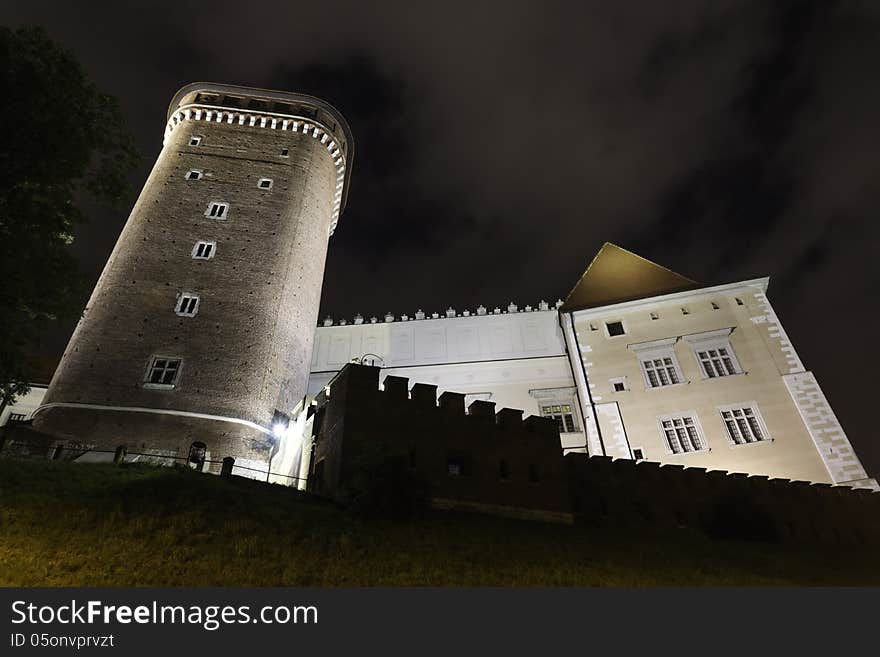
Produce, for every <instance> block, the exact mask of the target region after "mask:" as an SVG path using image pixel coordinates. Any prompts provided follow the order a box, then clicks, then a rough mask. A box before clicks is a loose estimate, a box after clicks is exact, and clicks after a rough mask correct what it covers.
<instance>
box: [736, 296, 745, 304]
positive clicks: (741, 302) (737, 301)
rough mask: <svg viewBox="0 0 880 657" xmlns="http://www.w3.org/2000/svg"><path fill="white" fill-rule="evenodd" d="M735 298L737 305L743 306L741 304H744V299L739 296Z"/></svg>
mask: <svg viewBox="0 0 880 657" xmlns="http://www.w3.org/2000/svg"><path fill="white" fill-rule="evenodd" d="M735 299H736V305H737V306H741V305H743V301H742V299H740V298H739V297H735Z"/></svg>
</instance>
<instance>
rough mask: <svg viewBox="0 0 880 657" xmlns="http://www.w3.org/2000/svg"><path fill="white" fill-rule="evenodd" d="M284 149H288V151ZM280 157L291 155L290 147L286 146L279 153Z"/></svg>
mask: <svg viewBox="0 0 880 657" xmlns="http://www.w3.org/2000/svg"><path fill="white" fill-rule="evenodd" d="M284 151H287V152H286V153H285V152H284ZM279 157H290V147H289V146H284V147H282V149H281V152H280V153H279Z"/></svg>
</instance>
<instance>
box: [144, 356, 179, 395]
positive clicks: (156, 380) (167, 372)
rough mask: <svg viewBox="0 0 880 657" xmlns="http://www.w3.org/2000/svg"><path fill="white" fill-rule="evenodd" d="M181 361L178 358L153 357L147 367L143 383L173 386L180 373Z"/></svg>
mask: <svg viewBox="0 0 880 657" xmlns="http://www.w3.org/2000/svg"><path fill="white" fill-rule="evenodd" d="M181 363H182V361H181V360H180V359H179V358H165V357H164V356H156V357H154V358H153V359H152V360H151V361H150V365H149V367H148V368H147V378H146V381H145V383H147V384H150V385H154V386H167V387H172V386H174V385H175V384H176V383H177V379H178V376H179V375H180V365H181Z"/></svg>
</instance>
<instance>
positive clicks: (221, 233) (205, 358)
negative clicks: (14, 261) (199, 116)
mask: <svg viewBox="0 0 880 657" xmlns="http://www.w3.org/2000/svg"><path fill="white" fill-rule="evenodd" d="M245 92H246V90H242V93H245ZM195 136H197V137H200V138H201V140H200V142H199V143H198V145H190V140H191V138H192V137H195ZM339 140H340V141H341V138H339ZM282 148H286V149H288V154H287V156H282ZM190 170H199V171H201V172H202V174H203V175H202V178H201V179H199V180H188V179H187V175H186V174H187V172H188V171H190ZM337 177H338V172H337V165H336V163H335V161H334V158H333V156H332V155H331V154H330V153H329V152H328V150H327V147H326V144H324V143H322V142H321V140H320V139H318V138H316V137H315V135H314V134H311V133H310V134H304V133H302V132H299V133H295V132H292V131H281V130H271V129H267V128H266V127H261V126H260V122H256V123H255V124H254V125H253V126H252V125H250V123H249V122H243V124H239V123H238V122H234V123H230V122H217V121H204V120H203V121H194V120H193V121H182V122H180V124H179V125H177V126H176V127H175V128H174V129H173V130H171V131H170V132H169V133H168V134H167V135H166V141H165V145H164V147H163V149H162V151H161V153H160V154H159V157H158V159H157V161H156V164H155V166H154V167H153V170H152V172H151V173H150V176H149V178H148V180H147V182H146V184H145V185H144V188H143V190H142V192H141V194H140V197H139V198H138V200H137V202H136V204H135V206H134V209H133V210H132V212H131V215H130V217H129V219H128V221H127V222H126V224H125V227H124V228H123V230H122V233H121V235H120V237H119V240H118V242H117V244H116V246H115V248H114V250H113V252H112V254H111V256H110V259H109V260H108V262H107V265H106V266H105V268H104V271H103V273H102V274H101V277H100V279H99V280H98V283H97V285H96V287H95V289H94V291H93V293H92V296H91V298H90V300H89V302H88V305H87V307H86V309H85V311H84V312H83V316H82V319H81V320H80V322H79V324H78V325H77V327H76V329H75V331H74V334H73V336H72V338H71V340H70V342H69V344H68V346H67V349H66V351H65V353H64V355H63V358H62V360H61V363H60V365H59V367H58V369H57V371H56V373H55V376H54V377H53V380H52V383H51V385H50V388H49V390H48V393H47V395H46V398H45V400H44V404H43V407H42V409H41V410H40V411H39V412H38V413H37V414H36V416H35V419H34V428H35V429H36V430H37V431H40V432H43V433H48V434H53V435H57V436H59V437H75V436H82V435H83V434H82V433H81V432H83V431H87V432H88V434H87V435H88V441H89V442H90V443H91V444H94V445H96V446H102V445H111V446H112V445H117V444H121V443H128V444H131V445H144V444H146V445H162V446H163V447H167V448H176V449H178V450H188V448H189V444H190V442H192V439H193V438H194V437H196V436H198V437H199V439H200V440H201V441H202V442H205V443H206V444H207V445H208V449H209V450H210V451H211V452H213V453H215V454H221V453H222V454H224V455H234V456H239V457H243V458H256V459H258V460H259V459H262V458H265V456H266V455H267V454H268V453H269V449H270V447H271V445H270V440H269V436H268V435H267V433H268V432H267V430H266V428H267V427H269V425H270V424H271V421H272V417H273V413H274V412H275V410H276V409H279V410H282V411H287V410H289V409H290V408H292V406H293V405H294V404H295V403H296V401H298V400H299V399H300V398H301V397H302V396H303V395H304V394H305V389H306V384H307V380H308V375H309V369H310V362H311V352H312V342H313V337H314V327H315V325H316V323H317V312H318V305H319V301H320V294H321V285H322V280H323V273H324V262H325V258H326V251H327V244H328V236H329V233H330V230H331V222H332V220H333V215H334V206H335V204H336V203H337V201H338V194H337V187H338V180H337ZM260 178H270V179H271V180H272V186H271V189H260V188H258V180H259V179H260ZM212 201H218V202H224V203H228V204H229V210H228V212H227V216H226V217H225V218H224V219H222V220H218V219H216V218H211V217H208V216H205V213H206V209H207V207H208V204H209V203H210V202H212ZM197 240H210V241H216V244H217V246H216V253H215V255H214V257H213V258H211V259H209V260H196V259H193V258H192V257H191V254H192V250H193V246H194V244H195V243H196V241H197ZM183 291H189V292H195V293H197V294H198V295H199V296H200V302H199V309H198V313H197V314H196V316H194V317H181V316H178V315H177V314H175V312H174V310H175V303H176V300H177V297H178V295H179V294H180V293H181V292H183ZM153 356H167V357H172V358H181V359H182V360H183V366H182V370H181V373H180V376H179V380H178V383H177V385H175V387H174V389H172V390H156V389H149V388H147V387H145V386H144V379H145V376H146V373H147V368H148V365H149V363H150V360H151V357H153ZM86 406H93V407H97V406H103V407H107V408H111V409H114V410H112V411H111V410H102V409H98V408H88V407H86ZM126 408H127V409H159V410H162V411H169V412H176V413H182V414H187V413H191V414H206V415H213V416H218V417H220V418H230V419H233V420H242V421H244V422H245V423H247V424H246V425H242V424H237V423H234V422H224V421H220V420H214V419H207V420H206V419H200V418H197V417H184V416H181V417H180V418H178V419H174V420H171V419H168V416H161V419H157V418H159V417H160V416H157V415H155V414H148V413H144V412H139V411H128V412H126V411H125V410H124V409H126ZM105 416H106V417H105Z"/></svg>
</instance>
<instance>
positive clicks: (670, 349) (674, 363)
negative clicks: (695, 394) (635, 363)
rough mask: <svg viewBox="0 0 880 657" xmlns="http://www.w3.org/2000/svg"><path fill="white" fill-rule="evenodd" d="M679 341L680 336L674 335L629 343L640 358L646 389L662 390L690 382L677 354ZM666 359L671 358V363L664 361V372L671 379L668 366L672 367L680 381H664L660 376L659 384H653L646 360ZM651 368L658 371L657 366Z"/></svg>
mask: <svg viewBox="0 0 880 657" xmlns="http://www.w3.org/2000/svg"><path fill="white" fill-rule="evenodd" d="M677 341H678V337H674V338H663V339H661V340H651V341H650V342H639V343H636V344H631V345H627V348H628V349H629V350H630V351H632V352H633V353H634V354H635V355H636V358H638V359H639V370H640V371H641V373H642V379H643V380H644V382H645V389H646V390H661V389H663V388H671V387H673V386H679V385H685V384H687V383H688V380H687V379H685V376H684V371H683V370H682V369H681V363H679V362H678V358H677V357H676V355H675V343H676V342H677ZM665 359H670V360H671V363H669V364H667V363H663V365H662V367H663V370H664V374H665V375H666V377H667V379H668V380H670V381H671V377H670V376H669V374H668V368H669V367H671V368H672V369H673V371H674V373H675V378H677V379H678V381H676V382H675V383H671V382H670V383H663V382H662V377H660V376H658V377H657V381H658V383H659V385H656V386H655V385H652V384H651V376H650V373H649V371H648V370H649V368H647V367H646V366H645V361H652V362H653V361H655V360H661V361H662V360H665ZM651 369H653V370H654V371H655V372H656V368H651Z"/></svg>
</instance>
